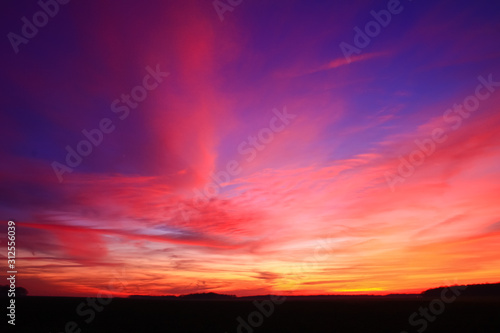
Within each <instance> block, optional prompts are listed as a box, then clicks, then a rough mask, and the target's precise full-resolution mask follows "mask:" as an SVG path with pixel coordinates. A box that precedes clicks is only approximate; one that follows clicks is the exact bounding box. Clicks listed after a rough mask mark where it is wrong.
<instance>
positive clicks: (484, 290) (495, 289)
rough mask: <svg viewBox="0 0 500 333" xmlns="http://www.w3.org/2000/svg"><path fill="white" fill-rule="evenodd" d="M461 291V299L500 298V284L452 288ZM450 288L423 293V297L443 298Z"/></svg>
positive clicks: (429, 290) (440, 288)
mask: <svg viewBox="0 0 500 333" xmlns="http://www.w3.org/2000/svg"><path fill="white" fill-rule="evenodd" d="M450 287H451V288H457V289H459V290H460V297H500V283H491V284H471V285H461V286H450ZM450 287H439V288H433V289H428V290H426V291H424V292H422V296H426V297H441V293H442V292H443V290H444V289H446V288H450Z"/></svg>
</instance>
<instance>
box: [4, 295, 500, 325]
mask: <svg viewBox="0 0 500 333" xmlns="http://www.w3.org/2000/svg"><path fill="white" fill-rule="evenodd" d="M431 301H432V298H428V299H383V298H377V299H339V300H287V301H285V302H284V303H283V304H277V305H274V310H273V311H272V312H273V313H272V314H270V312H271V307H270V306H269V305H270V302H266V303H265V304H266V306H267V307H266V306H265V307H264V310H263V311H264V312H267V314H268V315H269V317H266V316H264V315H261V314H258V313H255V311H257V308H256V306H255V304H253V303H252V301H249V300H219V301H214V300H211V301H199V300H182V301H179V300H160V299H158V300H157V299H150V300H145V299H118V298H115V299H112V300H111V302H110V303H109V304H108V305H105V306H103V307H102V308H101V307H100V306H99V303H97V308H98V309H101V312H99V311H94V310H91V307H89V306H88V305H87V300H86V299H81V298H48V297H25V298H18V300H17V303H18V304H17V307H16V327H15V329H14V330H11V328H12V327H9V328H10V329H9V330H8V331H15V332H47V333H49V332H52V333H60V332H65V333H66V332H80V331H79V329H81V332H96V333H98V332H106V333H111V332H119V333H121V332H134V333H141V332H147V333H150V332H218V333H224V332H227V333H233V332H242V333H250V332H256V333H258V332H283V333H285V332H286V333H291V332H303V333H314V332H338V333H343V332H363V333H377V332H383V333H396V332H397V333H400V332H402V331H407V332H408V333H410V332H418V329H422V328H423V327H424V322H427V323H428V328H427V329H426V330H425V332H440V333H443V332H450V333H452V332H453V333H457V332H468V333H486V332H488V333H498V332H500V300H499V299H498V298H497V299H491V298H490V299H465V298H464V299H457V300H456V301H455V302H453V303H450V304H446V306H445V308H444V311H443V312H442V313H441V314H440V315H437V316H433V315H432V313H430V316H431V317H430V318H431V319H433V322H431V321H430V320H429V321H427V320H424V319H422V318H423V317H421V316H420V315H419V316H418V317H415V318H414V319H415V320H420V321H419V322H418V324H415V325H414V326H412V325H410V323H409V321H408V319H409V317H410V316H411V315H412V313H414V312H416V311H419V308H421V307H422V308H424V309H425V308H427V307H428V306H429V304H430V302H431ZM81 304H84V305H81ZM77 309H79V311H78V310H77ZM77 311H78V312H79V313H80V314H81V315H80V314H79V313H77ZM435 311H439V309H437V310H435ZM252 313H253V314H252ZM249 315H250V323H253V325H254V326H258V324H259V323H260V326H259V327H252V325H251V324H248V323H249ZM3 316H5V315H3ZM92 317H94V318H92ZM238 317H241V318H242V319H244V321H245V322H246V325H245V326H246V327H244V324H241V325H240V323H239V322H238V321H237V318H238ZM4 320H5V319H4ZM85 320H87V321H88V323H87V322H86V321H85ZM71 322H74V323H71ZM9 326H10V325H9ZM238 327H239V328H238Z"/></svg>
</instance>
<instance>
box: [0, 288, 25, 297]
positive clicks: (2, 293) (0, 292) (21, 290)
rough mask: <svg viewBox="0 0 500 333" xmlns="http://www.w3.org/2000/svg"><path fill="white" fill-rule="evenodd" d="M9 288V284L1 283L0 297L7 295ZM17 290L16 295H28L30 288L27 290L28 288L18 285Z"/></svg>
mask: <svg viewBox="0 0 500 333" xmlns="http://www.w3.org/2000/svg"><path fill="white" fill-rule="evenodd" d="M9 290H10V286H9V285H5V286H1V285H0V297H7V296H8V293H9ZM15 291H16V297H22V296H28V290H26V288H23V287H16V289H15Z"/></svg>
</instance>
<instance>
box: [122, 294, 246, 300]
mask: <svg viewBox="0 0 500 333" xmlns="http://www.w3.org/2000/svg"><path fill="white" fill-rule="evenodd" d="M129 298H142V299H234V298H237V297H236V295H225V294H217V293H197V294H188V295H181V296H147V295H130V296H129Z"/></svg>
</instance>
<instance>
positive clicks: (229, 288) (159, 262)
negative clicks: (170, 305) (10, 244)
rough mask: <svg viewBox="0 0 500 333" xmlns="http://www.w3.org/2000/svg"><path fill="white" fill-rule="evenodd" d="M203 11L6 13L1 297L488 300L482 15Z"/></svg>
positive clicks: (492, 249)
mask: <svg viewBox="0 0 500 333" xmlns="http://www.w3.org/2000/svg"><path fill="white" fill-rule="evenodd" d="M44 1H45V0H44ZM61 1H62V0H61ZM49 2H50V1H49ZM62 2H63V1H62ZM221 3H222V4H223V5H220V4H221ZM233 3H238V1H233ZM216 4H217V8H216V6H214V3H213V1H212V0H210V1H195V0H168V1H161V0H155V1H139V0H130V1H119V0H108V1H70V2H69V3H67V4H58V5H57V6H58V7H59V8H58V10H57V11H55V9H54V7H51V8H49V9H48V10H49V11H50V10H52V14H53V15H52V16H53V17H51V16H48V15H45V16H43V15H38V16H37V15H36V13H37V12H39V11H40V10H42V9H41V7H40V5H38V4H37V1H35V0H33V1H21V2H17V3H15V4H14V2H12V1H11V2H9V4H8V5H6V6H4V7H5V8H3V10H2V14H0V15H1V16H2V19H1V20H0V27H1V31H2V34H3V36H4V37H2V38H3V44H2V48H1V54H0V57H1V63H2V67H1V68H2V89H1V91H0V96H1V100H2V112H1V113H0V130H1V132H2V134H3V140H2V144H1V145H0V152H1V156H2V162H1V163H0V196H1V199H0V220H1V221H3V222H2V224H1V225H2V226H1V228H2V229H1V234H2V235H5V234H6V232H7V221H9V220H14V221H15V222H16V227H17V239H16V245H17V270H18V272H19V273H18V281H17V285H18V286H23V287H25V288H26V289H28V291H29V293H30V295H65V296H93V295H96V293H98V292H99V291H100V290H101V291H102V290H108V289H112V290H111V291H112V293H113V294H115V295H117V296H118V295H120V296H127V295H131V294H148V295H172V294H173V295H180V294H187V293H195V292H217V293H227V294H236V295H239V296H243V295H255V294H269V293H273V294H296V295H299V294H303V295H308V294H333V293H377V294H386V293H392V292H420V291H422V290H424V289H427V288H431V287H437V286H441V285H446V284H452V283H453V284H454V283H459V284H466V283H487V282H491V283H493V282H499V281H500V278H499V276H500V256H499V253H500V196H499V193H500V112H499V111H500V39H499V36H500V4H499V3H497V2H495V1H490V0H479V1H465V0H459V1H457V0H445V1H439V2H437V1H429V0H418V1H416V0H415V1H409V0H402V1H401V2H400V3H399V4H398V1H395V0H391V1H345V2H344V1H319V0H318V1H306V0H280V1H264V0H257V1H255V0H252V1H251V0H243V1H241V2H240V3H239V4H237V5H236V6H231V5H228V2H227V1H225V0H223V1H220V2H219V3H216ZM221 6H222V7H221ZM224 6H226V7H224ZM221 8H222V9H221ZM388 9H390V10H392V11H393V13H391V12H390V11H388ZM372 11H373V13H371V12H372ZM381 11H382V14H380V13H381ZM394 12H397V14H395V13H394ZM377 13H378V14H377ZM383 13H389V15H390V20H387V16H384V15H383ZM34 15H35V20H38V22H39V23H40V20H42V22H41V23H46V24H45V25H44V26H41V27H38V28H36V27H35V28H36V29H37V30H38V32H37V33H36V34H34V36H31V37H30V38H25V37H23V36H22V34H23V32H22V30H23V25H24V24H25V21H23V20H22V18H23V17H26V18H27V21H29V22H33V19H34V17H33V16H34ZM377 15H378V16H377ZM376 16H377V17H378V18H379V19H380V20H382V22H383V23H384V25H385V26H382V25H381V24H379V23H376V24H371V25H370V24H369V25H368V28H369V29H370V27H371V28H373V29H376V27H378V30H371V31H368V33H369V34H371V35H372V36H373V37H370V36H369V35H366V32H365V27H366V24H367V23H369V22H370V21H373V22H376V21H375V17H376ZM44 17H45V18H47V20H46V22H43V19H44ZM384 19H385V21H383V20H384ZM358 29H359V30H358ZM357 31H362V33H363V35H364V36H365V37H363V36H362V37H359V36H358V38H357V39H355V35H356V34H358V32H357ZM24 32H25V33H28V34H29V33H32V34H33V31H32V30H30V28H25V29H24ZM9 33H13V34H10V37H9ZM14 34H15V35H16V36H20V37H19V38H23V40H24V42H22V43H21V42H17V44H16V42H12V40H14V41H16V40H17V41H19V40H20V39H16V38H17V37H13V36H14ZM13 38H14V39H13ZM367 38H368V41H367V40H366V39H367ZM342 43H343V44H342ZM363 43H364V44H363ZM347 44H348V45H350V47H352V49H350V50H355V52H354V51H353V52H351V53H350V54H349V53H347V57H346V56H345V54H344V53H345V52H344V51H345V49H344V51H343V49H342V47H341V45H344V46H345V45H347ZM356 45H357V46H356ZM134 96H135V97H134ZM464 104H465V105H464ZM96 129H97V130H96ZM84 133H87V135H85V134H84ZM88 137H90V139H89V138H88ZM91 141H94V143H92V142H91ZM79 152H80V153H79ZM68 155H69V157H68ZM82 155H86V156H82ZM1 246H2V251H1V258H0V259H1V261H2V264H1V266H0V267H1V268H2V273H1V274H2V276H4V274H5V271H6V269H4V268H5V266H6V263H7V258H6V250H5V249H6V246H7V245H6V238H5V237H3V236H2V239H1ZM4 281H5V280H4ZM110 285H113V286H115V288H114V289H113V288H110V287H109V286H110ZM116 286H118V287H116Z"/></svg>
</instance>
